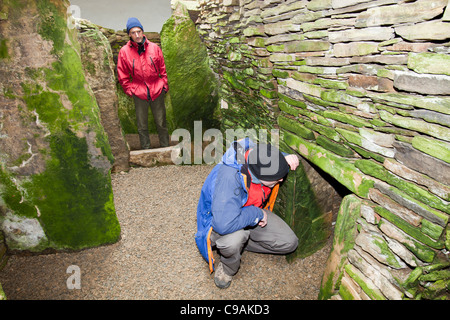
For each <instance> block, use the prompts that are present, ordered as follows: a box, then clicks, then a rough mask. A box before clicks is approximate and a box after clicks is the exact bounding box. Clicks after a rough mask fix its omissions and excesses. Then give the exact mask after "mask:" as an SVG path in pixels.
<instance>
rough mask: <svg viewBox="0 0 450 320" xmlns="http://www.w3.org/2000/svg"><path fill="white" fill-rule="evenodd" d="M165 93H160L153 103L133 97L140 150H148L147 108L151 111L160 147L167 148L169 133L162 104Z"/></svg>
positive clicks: (164, 108) (164, 107)
mask: <svg viewBox="0 0 450 320" xmlns="http://www.w3.org/2000/svg"><path fill="white" fill-rule="evenodd" d="M164 97H165V92H164V91H162V92H161V94H160V95H159V97H158V98H156V99H155V100H154V101H146V100H142V99H139V98H138V97H136V96H133V99H134V106H135V108H136V122H137V123H136V124H137V128H138V133H139V142H140V143H141V148H142V149H150V137H149V135H148V106H149V105H150V108H151V109H152V114H153V118H154V119H155V124H156V130H157V131H158V136H159V143H160V146H161V147H168V146H169V131H168V130H167V121H166V106H165V104H164Z"/></svg>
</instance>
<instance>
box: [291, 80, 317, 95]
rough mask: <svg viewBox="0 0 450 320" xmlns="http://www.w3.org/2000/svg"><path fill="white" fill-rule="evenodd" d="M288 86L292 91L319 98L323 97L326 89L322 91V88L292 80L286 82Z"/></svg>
mask: <svg viewBox="0 0 450 320" xmlns="http://www.w3.org/2000/svg"><path fill="white" fill-rule="evenodd" d="M286 86H287V87H289V88H291V89H294V90H297V91H299V92H301V93H306V94H310V95H312V96H315V97H319V98H320V96H321V93H322V92H323V91H324V89H322V88H321V87H320V86H316V85H312V84H309V83H305V82H301V81H297V80H294V79H292V78H289V79H287V80H286Z"/></svg>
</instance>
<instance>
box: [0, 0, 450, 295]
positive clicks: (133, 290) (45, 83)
mask: <svg viewBox="0 0 450 320" xmlns="http://www.w3.org/2000/svg"><path fill="white" fill-rule="evenodd" d="M25 2H26V1H22V2H20V3H18V5H19V4H20V7H21V9H23V10H22V11H20V14H18V13H17V12H19V11H14V10H10V8H9V7H8V6H7V5H5V4H4V5H3V6H0V24H1V26H2V27H3V28H0V77H1V79H4V80H2V83H1V84H2V86H3V95H1V96H0V111H1V112H2V113H1V114H0V116H1V117H2V120H3V122H2V127H1V128H0V129H1V131H0V138H1V139H0V148H1V150H2V151H3V150H6V151H7V152H5V154H8V156H7V157H4V158H1V160H2V167H1V170H0V178H1V180H0V182H1V183H2V188H3V189H2V190H1V191H2V197H3V202H4V203H3V202H2V203H1V204H0V205H1V206H0V209H1V211H0V214H1V218H2V220H1V222H2V228H3V230H4V232H3V234H4V236H3V234H2V236H3V237H2V239H0V240H1V245H0V259H1V260H0V267H3V270H2V271H0V283H1V284H2V286H3V289H4V291H5V293H6V295H7V296H8V298H10V299H55V298H56V299H282V300H304V299H312V300H315V299H336V300H341V299H342V300H352V299H363V300H369V299H371V300H401V299H418V300H419V299H441V300H445V299H448V283H449V276H448V270H449V267H450V262H449V256H448V255H449V250H450V242H449V239H450V229H449V224H448V219H449V215H450V209H449V206H448V203H449V201H450V196H449V195H450V187H449V181H450V180H449V179H450V176H449V172H450V166H449V150H450V148H449V142H450V136H449V127H450V124H449V123H450V122H449V119H448V116H449V114H450V113H449V106H450V104H449V101H450V100H449V94H450V92H449V91H448V88H449V86H448V84H449V81H450V80H449V75H450V73H449V72H450V71H449V70H450V69H449V68H450V67H449V66H450V60H449V50H448V48H449V46H448V43H447V42H448V41H449V38H448V35H449V34H450V33H449V32H446V31H448V26H449V23H448V22H449V21H450V20H449V19H450V16H449V13H450V11H449V9H448V1H444V0H417V1H406V2H396V1H378V0H372V1H361V0H348V1H323V0H311V1H306V0H305V1H237V0H223V1H214V2H213V1H200V2H198V3H197V5H196V6H194V7H193V9H190V10H187V9H186V7H185V6H183V5H182V4H180V5H179V6H177V7H176V8H175V10H174V12H173V16H172V18H171V19H169V21H168V22H167V23H166V25H165V26H164V28H163V30H162V32H161V35H159V34H154V33H149V34H148V35H147V36H148V37H149V39H151V40H152V41H154V42H156V43H158V44H159V45H160V46H161V47H162V48H163V50H164V55H165V58H167V60H166V63H167V64H168V74H170V75H171V78H172V80H171V92H170V94H169V95H168V98H167V100H166V106H167V113H168V124H169V128H170V132H173V131H174V130H175V129H177V128H184V129H186V130H187V131H188V132H190V133H193V129H194V123H195V121H201V122H202V124H203V130H202V136H203V133H204V132H205V131H206V130H208V129H210V128H218V129H220V130H221V131H222V132H225V131H226V130H227V129H237V128H239V129H244V130H246V129H253V128H255V129H267V130H269V129H274V128H276V129H277V130H279V134H280V149H282V151H285V152H289V153H296V154H298V156H299V157H300V158H301V166H300V168H299V169H297V170H296V171H295V172H291V173H290V175H289V178H288V179H287V180H286V181H285V182H284V183H283V185H282V187H281V190H280V197H279V198H278V200H277V203H276V205H275V211H276V213H277V214H279V215H280V216H282V217H283V218H284V219H285V220H286V221H287V222H288V223H289V224H290V226H291V227H292V229H293V230H294V231H295V232H296V234H297V235H298V237H299V239H300V245H299V248H298V249H297V251H296V252H295V253H293V254H291V255H289V256H287V257H284V256H266V255H258V254H251V253H246V254H244V256H243V263H242V267H241V270H240V272H239V273H238V275H237V276H236V278H235V279H234V280H233V284H232V286H231V287H230V288H229V289H228V290H227V291H220V290H218V289H217V288H215V286H214V285H212V278H211V276H210V275H209V274H208V270H207V268H206V266H205V265H204V261H203V260H202V259H201V257H200V255H199V253H198V251H197V250H196V248H195V243H194V242H193V236H194V233H195V219H192V217H193V213H194V212H195V210H196V202H197V199H198V190H200V188H201V185H202V183H203V181H204V179H205V178H206V176H207V174H208V173H209V171H210V170H211V169H212V165H207V164H198V165H197V164H196V165H191V164H187V165H181V166H180V165H179V166H174V165H171V164H170V161H169V160H168V159H169V154H172V151H173V149H174V148H176V143H174V144H173V145H172V146H171V147H169V148H164V149H166V150H162V149H159V148H153V149H150V150H148V151H145V152H142V151H140V150H133V149H135V148H137V147H136V146H135V136H134V135H135V134H136V132H135V128H134V119H133V111H132V110H133V107H132V104H130V100H129V99H128V98H127V97H126V96H125V95H124V94H123V92H122V91H121V90H120V87H118V84H117V81H116V76H115V74H114V72H115V71H114V68H115V63H116V61H117V60H116V59H117V52H118V49H119V48H120V46H121V45H123V43H124V38H123V37H124V33H120V32H112V31H111V30H106V29H105V28H102V27H99V26H95V25H93V24H92V23H90V22H89V21H83V20H80V21H78V22H77V23H79V29H78V31H79V32H78V33H77V32H74V30H73V29H71V28H69V27H68V24H67V20H66V19H67V17H66V13H65V12H66V8H65V6H64V5H62V3H59V2H58V1H50V0H49V1H40V2H37V1H28V2H27V4H26V5H25ZM27 18H28V20H27ZM18 25H23V26H26V27H27V28H28V29H27V32H24V33H23V35H24V36H23V37H22V36H18V33H17V32H15V31H17V30H16V27H17V26H18ZM62 30H63V31H62ZM443 30H444V31H443ZM125 38H126V35H125ZM125 40H126V39H125ZM36 41H38V42H39V41H41V42H39V43H40V45H38V46H35V47H34V48H35V50H26V51H25V53H27V54H22V53H21V54H18V52H17V51H16V50H18V48H19V47H20V46H16V45H14V44H17V43H21V44H30V43H35V42H36ZM78 43H79V46H78ZM181 44H183V46H182V45H181ZM184 44H185V46H184ZM183 53H184V54H185V55H184V57H183ZM193 53H197V54H198V56H196V57H195V58H193ZM36 56H39V57H40V59H36ZM186 57H187V58H186ZM44 58H45V59H44ZM79 58H80V59H79ZM21 59H22V60H21ZM79 60H81V61H79ZM436 66H439V67H438V68H437V67H436ZM13 74H14V75H19V76H13ZM83 74H84V75H85V77H84V78H83V77H82V76H81V75H83ZM62 79H64V81H63V80H62ZM186 79H195V80H196V81H192V82H189V81H186ZM100 80H101V81H100ZM181 84H182V85H181ZM186 85H187V86H186ZM88 88H90V89H88ZM107 98H109V99H107ZM94 100H95V101H97V103H95V102H92V101H94ZM199 101H201V102H202V104H199ZM44 107H45V108H44ZM97 107H98V110H97ZM50 110H55V112H54V113H51V112H49V111H50ZM25 120H26V121H25ZM30 121H31V122H30ZM27 123H31V125H29V126H28V125H27ZM149 124H152V119H151V118H150V119H149ZM152 133H154V132H152ZM152 139H153V140H154V142H155V143H154V146H155V147H157V146H158V143H157V141H156V140H155V138H154V136H153V137H152ZM107 140H109V141H107ZM108 142H109V144H108ZM203 147H205V146H203ZM73 150H75V151H76V152H74V151H73ZM113 159H114V160H113ZM60 164H63V165H60ZM162 164H163V165H162ZM110 172H111V173H110ZM72 173H73V174H72ZM86 186H89V187H86ZM105 186H106V187H105ZM92 190H96V191H101V192H92ZM5 194H6V196H5ZM49 194H53V195H55V194H57V195H58V196H59V197H50V196H48V195H49ZM71 194H72V195H71ZM59 198H62V199H66V202H64V201H62V202H59V201H55V200H54V199H59ZM113 202H114V203H113ZM80 204H81V205H82V210H80V209H79V208H80ZM113 207H114V210H113V209H112V208H113ZM80 212H82V213H83V214H78V213H80ZM16 213H17V214H16ZM62 213H63V214H62ZM97 213H98V214H97ZM84 217H88V218H87V219H85V218H84ZM91 217H95V219H91ZM70 226H74V227H73V228H71V227H70ZM79 226H83V228H79ZM98 230H101V232H97V231H98ZM23 239H25V240H26V241H22V240H23ZM7 247H8V248H7ZM7 249H9V252H10V253H15V254H13V255H11V256H10V255H9V253H8V251H7ZM49 251H50V252H52V254H40V253H48V252H49ZM30 252H34V253H33V254H30ZM78 271H79V272H78ZM77 272H78V273H77ZM80 272H81V273H80ZM80 280H81V282H80ZM24 281H25V282H24ZM80 284H81V286H80V287H79V285H80Z"/></svg>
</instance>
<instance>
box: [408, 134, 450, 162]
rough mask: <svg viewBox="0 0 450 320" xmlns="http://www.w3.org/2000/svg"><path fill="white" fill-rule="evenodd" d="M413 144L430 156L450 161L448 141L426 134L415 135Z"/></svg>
mask: <svg viewBox="0 0 450 320" xmlns="http://www.w3.org/2000/svg"><path fill="white" fill-rule="evenodd" d="M412 146H413V147H414V148H416V149H417V150H420V151H422V152H425V153H427V154H429V155H430V156H433V157H435V158H438V159H441V160H443V161H445V162H447V163H450V144H449V143H447V142H444V141H440V140H436V139H432V138H428V137H425V136H415V137H414V138H413V139H412Z"/></svg>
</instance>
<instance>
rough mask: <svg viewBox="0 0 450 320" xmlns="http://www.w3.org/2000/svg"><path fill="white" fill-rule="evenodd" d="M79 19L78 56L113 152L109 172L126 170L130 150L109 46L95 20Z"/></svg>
mask: <svg viewBox="0 0 450 320" xmlns="http://www.w3.org/2000/svg"><path fill="white" fill-rule="evenodd" d="M79 23H80V27H81V28H80V30H79V32H78V40H79V42H80V45H81V60H82V64H83V69H84V71H85V76H86V80H87V82H88V83H89V85H90V87H91V88H92V91H93V92H94V95H95V98H96V100H97V104H98V107H99V109H100V114H101V123H102V126H103V128H105V131H106V133H107V134H108V141H109V144H110V146H111V152H112V154H113V156H114V164H113V167H112V172H119V171H128V170H129V169H130V165H129V159H130V152H129V150H128V146H127V143H126V141H125V137H124V136H123V135H122V128H121V127H120V121H119V114H118V105H119V101H118V97H117V87H116V77H115V74H114V68H115V64H114V61H113V56H112V51H111V46H110V44H109V42H108V39H106V37H105V36H104V35H103V34H102V33H101V31H100V30H99V29H98V28H97V27H96V26H95V25H94V24H92V23H90V22H89V21H87V20H81V21H80V22H79Z"/></svg>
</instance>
